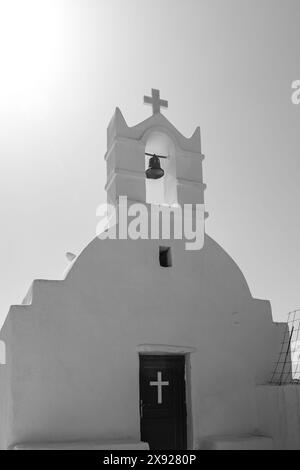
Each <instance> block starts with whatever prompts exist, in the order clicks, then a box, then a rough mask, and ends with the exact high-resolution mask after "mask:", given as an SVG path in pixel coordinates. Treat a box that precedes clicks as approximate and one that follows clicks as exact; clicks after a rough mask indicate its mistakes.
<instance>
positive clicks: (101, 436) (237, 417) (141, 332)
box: [0, 237, 278, 446]
mask: <svg viewBox="0 0 300 470" xmlns="http://www.w3.org/2000/svg"><path fill="white" fill-rule="evenodd" d="M160 244H162V245H166V244H170V245H171V246H172V259H173V267H172V268H162V267H160V265H159V256H158V252H159V245H160ZM32 294H33V297H32V305H30V306H22V307H18V308H12V309H11V310H10V313H9V315H8V318H7V320H6V325H8V324H9V326H10V328H11V330H12V335H11V338H7V340H8V341H9V343H10V349H11V351H12V356H11V357H10V361H11V360H13V367H12V402H13V406H12V407H11V410H10V412H11V422H10V430H9V433H8V435H9V442H8V445H10V446H13V445H15V444H20V443H28V442H57V441H75V440H81V441H94V442H95V441H101V440H106V441H107V440H108V439H119V440H122V439H132V440H135V441H136V440H139V438H140V429H139V358H138V353H137V347H138V345H140V344H153V343H154V344H163V345H181V346H183V345H184V346H189V347H194V348H196V349H197V352H195V353H193V354H191V398H192V411H193V419H192V431H193V437H194V446H200V445H201V440H202V439H204V438H205V437H206V436H211V435H214V434H233V433H234V434H237V433H240V432H241V433H244V432H252V431H254V430H255V429H257V426H258V423H257V418H256V417H257V415H256V404H255V384H256V382H257V377H259V381H260V383H262V382H266V381H267V380H268V378H269V373H270V371H271V368H272V365H271V362H272V361H273V360H274V359H275V357H276V354H277V346H278V345H277V339H278V335H277V330H276V327H274V326H272V321H271V315H270V310H269V304H268V303H267V302H263V301H257V300H254V299H252V297H251V294H250V292H249V289H248V286H247V284H246V282H245V279H244V277H243V275H242V273H241V272H240V270H239V269H238V267H237V266H236V264H235V263H234V262H233V261H232V260H231V258H230V257H229V256H228V255H227V254H226V253H225V252H224V251H223V250H222V248H221V247H219V246H218V245H217V244H216V243H215V242H214V241H213V240H212V239H210V238H209V237H206V240H205V245H204V248H203V250H201V251H198V252H193V251H191V252H187V251H185V249H184V244H183V242H181V241H176V242H174V241H173V242H169V243H166V241H163V242H159V241H130V240H122V241H120V240H119V241H114V240H105V241H101V240H98V239H95V240H94V241H93V242H92V243H91V244H90V245H88V246H87V248H86V249H85V250H84V251H83V252H82V254H81V255H80V256H79V257H78V258H77V259H76V261H75V263H74V264H73V266H72V268H71V270H70V272H69V274H68V276H67V278H66V279H65V280H64V281H35V282H34V284H33V289H32ZM1 339H6V335H5V332H4V334H2V336H1ZM254 343H255V344H254ZM255 351H258V352H255ZM262 351H263V352H264V353H263V354H261V352H262ZM12 358H13V359H12ZM3 367H6V366H3ZM0 374H3V370H2V367H1V368H0ZM0 380H2V379H0ZM0 398H1V400H2V397H0Z"/></svg>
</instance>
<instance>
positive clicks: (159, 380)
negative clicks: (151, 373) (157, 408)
mask: <svg viewBox="0 0 300 470" xmlns="http://www.w3.org/2000/svg"><path fill="white" fill-rule="evenodd" d="M150 385H151V386H153V387H157V403H158V404H159V405H161V404H162V387H163V386H167V385H169V382H167V381H165V382H163V381H162V374H161V372H157V381H151V382H150Z"/></svg>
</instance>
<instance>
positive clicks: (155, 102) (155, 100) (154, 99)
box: [144, 88, 168, 114]
mask: <svg viewBox="0 0 300 470" xmlns="http://www.w3.org/2000/svg"><path fill="white" fill-rule="evenodd" d="M144 103H145V104H151V105H152V110H153V114H157V113H160V108H167V107H168V102H167V101H166V100H161V99H160V91H159V90H155V89H154V88H152V96H144Z"/></svg>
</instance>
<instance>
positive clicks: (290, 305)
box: [0, 0, 300, 319]
mask: <svg viewBox="0 0 300 470" xmlns="http://www.w3.org/2000/svg"><path fill="white" fill-rule="evenodd" d="M0 5H1V7H0V67H1V70H0V72H1V73H0V217H1V218H0V220H1V232H0V250H1V264H0V280H1V296H0V319H1V318H2V319H3V318H4V317H5V315H6V313H7V311H8V308H9V305H10V304H18V303H20V302H21V301H22V299H23V297H24V295H25V293H26V291H27V289H28V287H29V286H30V284H31V282H32V280H33V279H35V278H50V279H56V278H60V277H61V274H62V272H63V271H64V269H65V267H66V265H67V260H66V258H65V252H66V251H72V252H74V253H79V252H80V251H81V250H82V248H83V247H84V246H85V245H86V244H87V243H88V242H89V241H90V240H91V239H92V238H93V237H94V236H95V230H96V224H97V219H96V215H95V213H96V208H97V206H98V204H99V203H101V202H104V201H105V192H104V184H105V179H106V167H105V162H104V158H103V157H104V154H105V151H106V128H107V125H108V122H109V120H110V118H111V116H112V114H113V112H114V109H115V107H116V106H119V107H120V108H121V110H122V112H123V114H124V116H125V118H126V120H127V122H128V124H129V125H134V124H137V123H138V122H139V121H141V120H143V119H145V118H146V117H148V116H149V113H150V108H149V107H145V106H143V103H142V98H143V95H144V94H149V93H150V91H151V88H159V89H160V90H161V96H162V98H164V99H167V100H169V109H168V110H167V111H164V113H165V115H166V117H167V118H168V119H169V120H170V121H171V122H172V123H173V124H174V125H175V126H176V127H177V128H178V130H179V131H180V132H182V133H183V134H184V135H186V136H190V135H191V134H192V133H193V132H194V130H195V128H196V127H197V126H198V125H200V127H201V133H202V150H203V152H204V153H205V155H206V159H205V160H204V181H205V183H206V184H207V191H206V207H207V210H208V211H209V213H210V217H209V219H208V221H207V232H208V233H209V235H211V236H212V237H213V238H215V239H216V241H217V242H218V243H220V244H221V245H222V246H223V248H224V249H225V250H226V251H228V253H229V254H230V255H231V256H232V257H233V258H234V260H235V261H236V262H237V263H238V264H239V266H240V267H241V269H242V271H243V272H244V274H245V276H246V279H247V281H248V283H249V286H250V289H251V291H252V294H253V296H255V297H258V298H263V299H270V300H271V302H272V307H273V315H274V318H275V319H285V315H286V313H287V312H288V311H289V310H292V309H295V308H297V307H300V291H299V269H300V252H299V240H300V223H299V220H298V217H299V201H300V184H299V169H300V164H299V150H300V105H298V106H296V105H293V104H292V102H291V94H292V91H291V83H292V81H293V80H296V79H300V55H299V44H300V26H299V25H300V2H299V0H284V1H283V0H151V1H150V0H81V1H79V0H72V1H71V0H70V1H68V0H59V1H55V0H49V1H47V0H36V1H33V0H19V1H15V0H7V1H5V0H0Z"/></svg>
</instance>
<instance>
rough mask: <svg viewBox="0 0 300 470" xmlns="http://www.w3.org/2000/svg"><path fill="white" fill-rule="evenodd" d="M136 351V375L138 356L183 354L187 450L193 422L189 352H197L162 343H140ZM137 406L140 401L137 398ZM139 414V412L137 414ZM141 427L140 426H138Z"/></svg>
mask: <svg viewBox="0 0 300 470" xmlns="http://www.w3.org/2000/svg"><path fill="white" fill-rule="evenodd" d="M137 352H138V358H137V359H138V377H139V372H140V356H146V355H149V356H168V355H171V356H184V379H185V397H186V443H187V450H193V448H194V432H193V431H194V423H193V413H192V387H191V381H192V377H191V375H192V374H191V357H190V356H191V354H192V353H195V352H197V349H196V348H195V347H190V346H172V345H163V344H140V345H139V346H137ZM138 384H139V396H140V380H139V378H138ZM138 406H139V408H140V403H139V399H138ZM139 416H140V414H139ZM140 429H141V428H140Z"/></svg>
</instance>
